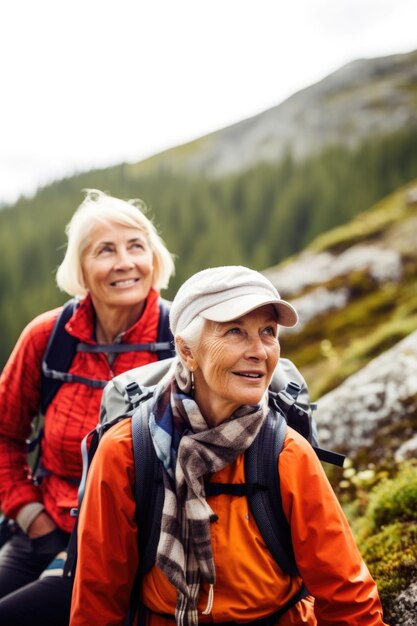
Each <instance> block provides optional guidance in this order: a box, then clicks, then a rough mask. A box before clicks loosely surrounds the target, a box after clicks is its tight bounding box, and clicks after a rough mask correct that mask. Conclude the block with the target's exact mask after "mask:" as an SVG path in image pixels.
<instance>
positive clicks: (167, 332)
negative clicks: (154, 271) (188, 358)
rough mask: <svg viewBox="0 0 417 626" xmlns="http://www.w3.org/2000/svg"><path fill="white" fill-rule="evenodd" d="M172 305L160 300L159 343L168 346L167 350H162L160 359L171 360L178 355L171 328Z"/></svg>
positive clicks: (162, 299)
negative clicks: (170, 313) (170, 311)
mask: <svg viewBox="0 0 417 626" xmlns="http://www.w3.org/2000/svg"><path fill="white" fill-rule="evenodd" d="M170 307H171V303H170V302H168V300H165V299H164V298H160V299H159V323H158V341H160V342H163V343H165V344H166V346H167V347H166V348H161V351H160V352H159V354H158V359H159V360H160V361H162V360H163V359H169V358H171V357H173V356H175V355H176V352H175V344H174V335H173V334H172V332H171V328H170V326H169V310H170Z"/></svg>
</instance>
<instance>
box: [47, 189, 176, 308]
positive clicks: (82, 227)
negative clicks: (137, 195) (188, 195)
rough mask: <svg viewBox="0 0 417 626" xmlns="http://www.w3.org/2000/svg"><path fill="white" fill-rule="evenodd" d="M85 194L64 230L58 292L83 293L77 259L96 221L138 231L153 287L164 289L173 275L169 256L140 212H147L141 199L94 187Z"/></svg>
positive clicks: (155, 232)
mask: <svg viewBox="0 0 417 626" xmlns="http://www.w3.org/2000/svg"><path fill="white" fill-rule="evenodd" d="M85 191H86V197H85V198H84V200H83V202H82V203H81V204H80V206H79V207H78V208H77V210H76V211H75V213H74V215H73V216H72V218H71V221H70V222H69V224H68V225H67V227H66V229H65V232H66V235H67V239H68V243H67V249H66V252H65V256H64V259H63V261H62V263H61V265H60V266H59V267H58V270H57V273H56V282H57V285H58V287H59V288H60V289H61V290H62V291H66V292H67V293H68V294H69V295H71V296H80V297H82V296H85V295H86V294H87V288H86V286H85V284H84V279H83V273H82V267H81V259H82V254H83V252H84V250H85V249H86V247H87V246H88V244H89V243H90V235H91V231H92V228H93V227H94V225H96V224H97V223H108V222H114V223H116V224H121V225H122V226H130V227H132V228H138V229H139V230H141V231H142V232H143V233H144V234H145V236H146V239H147V241H148V243H149V246H150V248H151V251H152V254H153V265H154V274H153V284H152V286H153V287H154V288H155V289H158V290H160V289H165V288H166V287H167V286H168V283H169V279H170V278H171V276H172V275H173V274H174V271H175V267H174V260H173V255H172V254H171V253H170V252H169V250H168V249H167V247H166V246H165V243H164V241H163V240H162V239H161V237H160V236H159V234H158V232H157V230H156V228H155V226H154V225H153V224H152V222H151V221H150V220H149V219H148V218H147V217H146V216H145V215H144V213H145V212H146V211H147V207H146V204H145V203H144V202H143V201H142V200H139V199H137V200H128V201H126V200H120V199H119V198H114V197H113V196H109V195H107V194H105V193H103V192H102V191H98V190H96V189H86V190H85Z"/></svg>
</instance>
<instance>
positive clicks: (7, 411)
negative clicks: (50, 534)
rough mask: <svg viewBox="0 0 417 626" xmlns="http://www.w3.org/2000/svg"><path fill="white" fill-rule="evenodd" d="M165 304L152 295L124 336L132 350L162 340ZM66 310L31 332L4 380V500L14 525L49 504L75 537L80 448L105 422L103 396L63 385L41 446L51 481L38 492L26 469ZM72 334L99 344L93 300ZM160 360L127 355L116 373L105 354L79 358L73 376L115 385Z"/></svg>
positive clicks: (0, 466)
mask: <svg viewBox="0 0 417 626" xmlns="http://www.w3.org/2000/svg"><path fill="white" fill-rule="evenodd" d="M158 298H159V294H158V293H157V292H156V291H154V290H151V292H150V293H149V295H148V298H147V302H146V307H145V310H144V312H143V314H142V316H141V318H140V319H139V321H138V322H136V324H134V325H133V326H132V327H131V328H130V329H128V330H127V331H126V332H125V333H124V335H123V341H124V342H125V343H148V342H154V341H155V340H156V337H157V330H158V321H159V307H158ZM59 311H60V309H55V310H53V311H48V312H46V313H43V314H41V315H39V316H38V317H37V318H36V319H34V320H33V321H32V322H30V323H29V324H28V326H26V328H25V329H24V331H23V332H22V334H21V336H20V338H19V340H18V341H17V343H16V346H15V348H14V350H13V352H12V354H11V356H10V358H9V360H8V362H7V364H6V366H5V367H4V370H3V373H2V375H1V377H0V408H1V420H0V499H1V508H2V511H3V513H5V514H6V515H7V516H9V517H11V518H12V519H14V518H15V516H16V515H17V513H18V512H19V510H20V509H21V508H22V507H23V506H25V505H26V504H29V503H30V502H43V504H44V505H45V508H46V511H47V513H48V514H49V515H50V516H51V517H52V519H53V520H54V522H55V523H56V524H57V525H58V526H59V527H60V528H61V529H63V530H64V531H66V532H70V531H71V530H72V527H73V525H74V518H72V517H70V515H69V511H70V509H71V508H72V507H74V506H76V505H77V488H78V487H77V484H76V481H77V479H78V480H79V479H80V477H81V469H82V467H81V465H82V464H81V454H80V443H81V440H82V438H83V437H84V435H86V433H88V432H89V431H90V430H91V429H92V428H94V426H95V425H96V424H97V422H98V419H99V410H100V402H101V396H102V389H95V388H93V387H87V386H86V385H84V384H79V383H66V384H63V385H62V386H61V388H60V389H59V391H58V393H57V394H56V396H55V398H54V399H53V400H52V402H51V404H50V405H49V407H48V409H47V411H46V415H45V431H44V437H43V440H42V465H43V467H45V468H46V469H47V470H49V471H50V472H51V475H50V476H46V477H45V478H44V479H43V480H42V483H41V487H40V488H39V487H36V486H35V485H34V484H33V482H32V481H31V480H30V479H29V477H28V471H27V467H26V442H25V440H26V438H27V437H28V435H29V433H30V428H31V421H32V419H33V418H34V417H35V416H36V415H37V414H38V412H39V402H40V381H41V368H42V357H43V354H44V352H45V349H46V345H47V342H48V339H49V335H50V334H51V331H52V328H53V326H54V323H55V320H56V318H57V316H58V313H59ZM65 328H66V330H67V331H68V332H69V333H70V334H71V335H73V336H75V337H77V338H78V339H80V340H81V341H84V342H86V343H92V344H94V343H96V342H95V341H94V339H93V335H94V323H93V308H92V304H91V300H90V298H89V297H87V298H86V299H84V300H83V301H82V302H81V304H80V306H79V307H78V309H77V310H76V311H75V313H74V315H73V316H72V317H71V319H70V320H69V321H68V322H67V324H66V327H65ZM156 359H157V356H156V355H155V354H151V353H149V352H127V353H124V354H119V355H117V356H116V358H115V359H114V361H113V363H112V366H111V367H110V365H109V362H108V361H107V359H106V357H105V355H104V354H91V353H86V352H77V353H76V355H75V356H74V359H73V361H72V364H71V367H70V370H69V371H70V372H71V373H73V374H79V375H81V376H87V377H89V378H97V379H102V380H110V379H111V378H112V377H113V376H117V375H118V374H121V373H122V372H125V371H126V370H128V369H131V368H132V367H138V366H140V365H144V364H146V363H150V362H152V361H155V360H156ZM68 478H70V480H68ZM71 479H72V481H73V482H71Z"/></svg>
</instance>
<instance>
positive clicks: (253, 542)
mask: <svg viewBox="0 0 417 626" xmlns="http://www.w3.org/2000/svg"><path fill="white" fill-rule="evenodd" d="M296 321H297V314H296V312H295V310H294V309H293V308H292V306H291V305H290V304H289V303H287V302H285V301H283V300H282V299H281V298H280V296H279V294H278V292H277V291H276V289H275V288H274V287H273V285H272V284H271V283H270V282H269V281H268V280H267V279H266V278H265V277H264V276H262V275H261V274H259V273H258V272H255V271H252V270H250V269H247V268H244V267H235V266H231V267H218V268H211V269H208V270H204V271H202V272H199V273H197V274H195V275H194V276H192V277H191V278H190V279H188V281H186V282H185V283H184V285H183V286H182V287H181V288H180V290H179V291H178V293H177V295H176V297H175V299H174V301H173V304H172V307H171V312H170V322H171V330H172V332H173V334H174V336H175V341H176V347H177V353H178V357H179V358H178V359H176V361H174V364H173V366H172V368H171V370H170V372H168V374H167V376H166V377H165V379H164V380H162V381H161V383H160V384H159V385H157V387H156V389H155V391H154V400H153V404H152V405H151V408H150V409H149V430H150V434H151V437H152V441H153V444H154V447H155V451H156V454H157V456H158V458H159V459H160V461H161V462H162V463H163V468H164V471H163V482H164V490H165V500H164V507H163V514H162V521H161V532H160V537H159V544H158V548H157V555H156V561H155V564H154V565H153V567H152V568H151V570H150V571H149V572H147V573H146V574H145V576H144V577H143V579H142V580H141V583H140V590H138V589H137V587H136V586H135V584H136V583H135V577H136V573H137V571H138V566H139V562H140V555H139V553H138V533H140V532H141V528H140V527H139V528H138V527H137V523H136V519H137V517H136V512H135V497H134V485H135V481H138V480H140V476H135V469H134V461H133V455H132V434H131V424H130V420H128V419H125V420H122V421H121V422H119V423H118V424H117V425H116V426H113V427H112V428H111V429H110V430H109V431H108V432H107V433H106V435H105V436H104V437H103V439H102V441H101V443H100V446H99V447H98V450H97V452H96V455H95V457H94V459H93V462H92V465H91V468H90V472H89V475H88V480H87V487H86V493H85V497H84V500H83V503H82V506H81V515H80V520H79V529H78V530H79V535H78V564H77V568H76V576H75V585H74V591H73V599H72V610H71V622H70V623H71V626H122V625H123V624H125V619H126V616H127V614H128V611H129V606H130V599H131V594H132V590H133V593H138V594H139V598H138V600H139V601H140V602H139V605H140V617H141V620H140V621H139V623H140V624H145V623H146V624H147V625H148V626H172V624H173V623H175V622H176V623H177V624H178V625H179V626H197V625H198V624H199V623H201V624H206V623H207V624H222V626H224V624H227V625H228V626H232V624H245V623H247V624H256V625H257V626H263V625H265V626H266V625H269V626H271V624H272V625H274V624H278V623H279V625H280V626H290V625H300V626H301V625H302V624H308V625H310V626H314V625H316V624H317V625H319V626H383V624H384V622H383V617H382V609H381V604H380V600H379V597H378V592H377V589H376V586H375V583H374V581H373V579H372V578H371V576H370V574H369V571H368V569H367V567H366V565H365V563H364V562H363V560H362V558H361V555H360V554H359V551H358V549H357V547H356V544H355V542H354V539H353V536H352V533H351V531H350V529H349V526H348V523H347V521H346V518H345V516H344V514H343V512H342V510H341V507H340V506H339V503H338V501H337V499H336V497H335V495H334V492H333V490H332V488H331V486H330V484H329V482H328V480H327V478H326V475H325V473H324V471H323V469H322V467H321V465H320V462H319V461H318V459H317V457H316V454H315V452H314V451H313V449H312V447H311V446H310V444H309V443H308V442H307V441H306V440H305V439H304V438H303V437H302V436H301V435H299V434H298V433H297V432H296V431H294V430H293V429H292V428H290V427H288V428H287V432H286V436H285V440H284V446H283V449H282V451H281V453H280V455H279V482H280V492H281V498H282V504H283V510H284V514H285V516H286V518H287V520H288V524H289V526H290V529H291V536H292V544H293V550H294V555H295V559H296V564H297V568H298V574H297V575H291V574H288V573H285V572H284V571H283V569H281V568H280V566H279V565H278V563H277V562H276V561H275V560H274V558H273V556H272V554H271V553H270V552H269V550H268V549H267V547H266V545H265V542H264V540H263V537H262V535H261V533H260V530H259V528H258V527H257V525H256V522H255V520H254V518H253V516H252V514H251V511H250V508H249V505H248V500H247V497H246V496H244V495H241V496H236V495H230V493H216V494H215V495H210V496H207V497H206V488H205V484H206V482H207V481H208V482H215V483H217V484H218V483H244V482H245V465H244V452H245V450H247V449H248V447H249V446H250V445H251V443H252V442H253V441H254V439H255V438H256V436H257V434H258V433H259V431H260V429H261V427H262V424H263V422H264V420H265V419H266V417H267V415H268V414H269V412H270V411H271V410H272V409H270V407H269V403H268V386H269V383H270V380H271V377H272V375H273V373H274V371H275V368H276V367H277V364H278V361H279V356H280V344H279V340H278V333H279V327H280V326H293V325H294V324H295V323H296ZM278 367H279V365H278ZM139 453H140V449H139V450H138V454H139ZM277 470H278V468H277ZM277 497H279V496H278V494H277ZM303 583H304V585H305V586H306V588H307V589H308V594H309V595H305V594H300V590H301V589H302V585H303ZM300 596H301V599H300ZM145 620H146V622H145Z"/></svg>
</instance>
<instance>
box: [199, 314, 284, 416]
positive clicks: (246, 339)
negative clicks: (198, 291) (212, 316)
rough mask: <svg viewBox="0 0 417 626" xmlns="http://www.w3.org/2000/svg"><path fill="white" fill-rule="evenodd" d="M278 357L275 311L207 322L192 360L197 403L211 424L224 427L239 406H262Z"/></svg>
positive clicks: (278, 347)
mask: <svg viewBox="0 0 417 626" xmlns="http://www.w3.org/2000/svg"><path fill="white" fill-rule="evenodd" d="M279 355H280V346H279V342H278V323H277V318H276V313H275V309H274V307H273V306H271V305H266V306H263V307H260V308H259V309H256V310H255V311H251V312H250V313H247V314H246V315H244V316H243V317H240V318H238V319H236V320H234V321H232V322H222V323H219V322H210V321H206V322H205V326H204V330H203V335H202V338H201V341H200V345H199V347H198V349H197V350H196V351H195V353H194V355H193V356H194V357H195V366H196V368H197V369H195V371H194V377H195V399H196V401H197V403H198V405H199V407H200V410H201V411H202V413H203V415H204V417H205V418H206V419H207V420H208V422H209V424H210V425H214V424H216V423H220V422H222V421H223V420H224V419H227V418H228V417H230V415H231V414H232V413H233V412H234V411H235V410H236V409H237V408H238V407H239V406H241V405H244V404H249V405H255V404H258V403H259V402H260V400H261V398H262V396H263V394H264V393H265V391H266V390H267V388H268V385H269V383H270V380H271V377H272V374H273V372H274V370H275V367H276V365H277V363H278V359H279ZM191 365H192V367H195V366H194V364H191Z"/></svg>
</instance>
